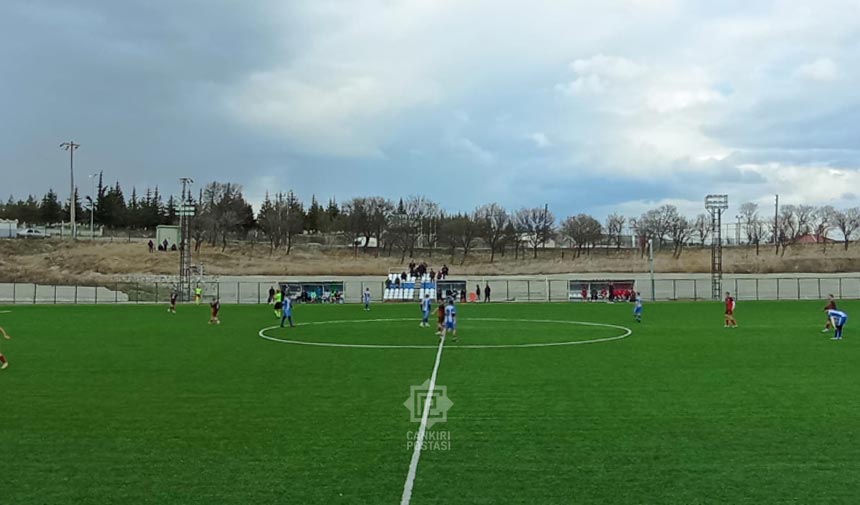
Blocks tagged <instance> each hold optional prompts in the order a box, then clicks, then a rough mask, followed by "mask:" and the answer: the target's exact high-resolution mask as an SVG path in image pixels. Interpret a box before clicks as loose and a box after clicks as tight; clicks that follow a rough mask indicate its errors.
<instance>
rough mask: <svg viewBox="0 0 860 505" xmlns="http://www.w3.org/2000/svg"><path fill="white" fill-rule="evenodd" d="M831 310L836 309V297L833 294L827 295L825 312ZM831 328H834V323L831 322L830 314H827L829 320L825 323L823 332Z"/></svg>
mask: <svg viewBox="0 0 860 505" xmlns="http://www.w3.org/2000/svg"><path fill="white" fill-rule="evenodd" d="M830 310H836V297H835V296H833V295H827V306H826V307H824V312H827V311H830ZM831 328H833V323H832V322H830V316H827V322H826V323H824V329H823V330H821V333H827V332H828V331H830V329H831Z"/></svg>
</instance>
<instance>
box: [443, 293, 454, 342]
mask: <svg viewBox="0 0 860 505" xmlns="http://www.w3.org/2000/svg"><path fill="white" fill-rule="evenodd" d="M449 331H450V332H451V336H453V337H454V342H456V341H457V308H456V307H454V299H453V298H451V299H450V300H448V306H447V307H445V330H444V331H443V332H442V337H440V338H444V337H445V335H447V334H448V332H449Z"/></svg>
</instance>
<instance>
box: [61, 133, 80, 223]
mask: <svg viewBox="0 0 860 505" xmlns="http://www.w3.org/2000/svg"><path fill="white" fill-rule="evenodd" d="M79 147H81V145H80V144H75V141H74V140H70V141H68V142H63V143H62V144H60V148H62V149H64V150H66V151H69V174H70V175H71V177H70V180H71V185H70V187H71V193H69V221H71V224H72V240H74V239H76V238H78V225H77V221H76V220H75V218H76V216H75V203H77V202H75V150H76V149H77V148H79Z"/></svg>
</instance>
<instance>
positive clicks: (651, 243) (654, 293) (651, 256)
mask: <svg viewBox="0 0 860 505" xmlns="http://www.w3.org/2000/svg"><path fill="white" fill-rule="evenodd" d="M648 264H649V265H650V267H651V301H652V302H656V301H657V287H656V286H655V285H654V240H652V239H650V238H649V239H648Z"/></svg>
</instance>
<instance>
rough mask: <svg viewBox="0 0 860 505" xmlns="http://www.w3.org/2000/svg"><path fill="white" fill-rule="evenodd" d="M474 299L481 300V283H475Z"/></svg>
mask: <svg viewBox="0 0 860 505" xmlns="http://www.w3.org/2000/svg"><path fill="white" fill-rule="evenodd" d="M475 301H476V302H480V301H481V285H480V284H475Z"/></svg>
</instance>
